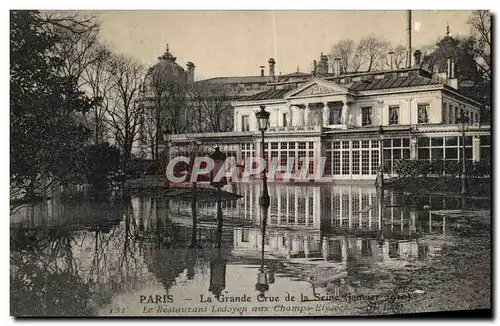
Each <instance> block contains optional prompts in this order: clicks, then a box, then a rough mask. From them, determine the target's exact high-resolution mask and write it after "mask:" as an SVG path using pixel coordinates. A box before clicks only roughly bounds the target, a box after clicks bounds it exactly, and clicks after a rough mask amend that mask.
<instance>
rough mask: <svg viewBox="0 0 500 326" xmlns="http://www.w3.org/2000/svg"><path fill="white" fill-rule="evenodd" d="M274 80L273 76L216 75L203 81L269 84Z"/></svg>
mask: <svg viewBox="0 0 500 326" xmlns="http://www.w3.org/2000/svg"><path fill="white" fill-rule="evenodd" d="M273 80H274V78H273V77H271V76H240V77H238V76H237V77H215V78H209V79H204V80H203V82H208V83H214V84H267V83H268V82H272V81H273Z"/></svg>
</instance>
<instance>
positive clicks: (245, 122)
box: [241, 115, 250, 131]
mask: <svg viewBox="0 0 500 326" xmlns="http://www.w3.org/2000/svg"><path fill="white" fill-rule="evenodd" d="M241 128H242V129H241V130H242V131H250V123H249V116H248V115H244V116H242V117H241Z"/></svg>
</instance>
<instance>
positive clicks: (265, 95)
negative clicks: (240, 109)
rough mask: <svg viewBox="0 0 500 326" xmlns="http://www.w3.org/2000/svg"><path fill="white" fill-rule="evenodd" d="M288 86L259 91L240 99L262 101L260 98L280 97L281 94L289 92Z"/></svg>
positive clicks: (281, 96)
mask: <svg viewBox="0 0 500 326" xmlns="http://www.w3.org/2000/svg"><path fill="white" fill-rule="evenodd" d="M290 90H291V89H290V88H282V89H269V90H267V91H264V92H260V93H257V94H254V95H250V96H247V97H245V98H243V99H241V101H262V100H272V99H280V98H283V96H284V95H285V94H286V93H288V92H290Z"/></svg>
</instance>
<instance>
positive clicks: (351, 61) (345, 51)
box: [329, 35, 390, 73]
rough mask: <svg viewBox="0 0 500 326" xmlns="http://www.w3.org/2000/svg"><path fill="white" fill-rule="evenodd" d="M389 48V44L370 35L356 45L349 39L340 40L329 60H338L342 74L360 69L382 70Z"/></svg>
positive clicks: (333, 48) (334, 46)
mask: <svg viewBox="0 0 500 326" xmlns="http://www.w3.org/2000/svg"><path fill="white" fill-rule="evenodd" d="M389 48H390V46H389V42H387V41H385V40H384V39H380V38H377V37H375V36H374V35H370V36H367V37H364V38H362V39H361V40H360V41H359V42H358V44H355V42H354V41H353V40H350V39H343V40H340V41H339V42H337V43H336V44H334V45H333V47H332V51H331V53H330V55H329V56H330V59H335V58H340V63H341V66H342V67H341V69H342V73H347V72H348V71H349V72H358V71H360V70H362V69H363V70H366V71H372V70H374V69H382V68H383V66H384V61H385V60H386V55H387V53H388V52H389ZM332 61H333V60H332ZM389 64H390V62H389Z"/></svg>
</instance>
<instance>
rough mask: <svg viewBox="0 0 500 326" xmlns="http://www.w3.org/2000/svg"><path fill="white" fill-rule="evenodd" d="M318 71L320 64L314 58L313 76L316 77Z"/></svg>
mask: <svg viewBox="0 0 500 326" xmlns="http://www.w3.org/2000/svg"><path fill="white" fill-rule="evenodd" d="M317 71H318V64H317V62H316V60H314V61H313V71H312V75H313V78H316V73H317Z"/></svg>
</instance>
